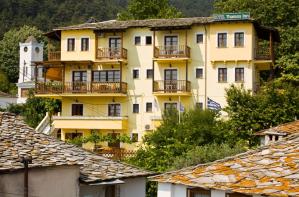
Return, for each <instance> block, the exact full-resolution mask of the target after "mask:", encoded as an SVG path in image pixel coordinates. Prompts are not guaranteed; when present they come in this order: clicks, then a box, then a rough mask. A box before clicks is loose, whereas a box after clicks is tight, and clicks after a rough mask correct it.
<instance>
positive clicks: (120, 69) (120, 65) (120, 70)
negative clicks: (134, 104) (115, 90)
mask: <svg viewBox="0 0 299 197" xmlns="http://www.w3.org/2000/svg"><path fill="white" fill-rule="evenodd" d="M122 64H123V63H122V62H121V61H120V62H119V72H120V80H119V82H120V84H119V85H120V88H119V89H120V92H122V76H123V75H122V72H123V69H122V68H123V67H122Z"/></svg>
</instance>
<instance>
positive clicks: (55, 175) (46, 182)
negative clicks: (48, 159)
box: [0, 166, 79, 197]
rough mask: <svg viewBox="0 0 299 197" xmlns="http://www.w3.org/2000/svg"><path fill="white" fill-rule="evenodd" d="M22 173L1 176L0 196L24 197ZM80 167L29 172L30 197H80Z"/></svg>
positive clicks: (61, 167) (52, 168)
mask: <svg viewBox="0 0 299 197" xmlns="http://www.w3.org/2000/svg"><path fill="white" fill-rule="evenodd" d="M62 175H63V176H62ZM23 177H24V173H23V172H22V171H18V172H11V173H9V174H1V175H0V196H1V197H15V196H23V195H24V193H23V192H24V190H23V184H24V182H23V181H24V178H23ZM78 181H79V166H60V167H49V168H36V169H30V170H29V181H28V183H29V191H28V194H29V196H40V197H61V196H63V197H79V182H78Z"/></svg>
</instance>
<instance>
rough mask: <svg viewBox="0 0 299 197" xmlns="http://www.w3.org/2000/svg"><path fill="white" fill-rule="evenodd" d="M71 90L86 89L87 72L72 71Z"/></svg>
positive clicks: (79, 90) (80, 90)
mask: <svg viewBox="0 0 299 197" xmlns="http://www.w3.org/2000/svg"><path fill="white" fill-rule="evenodd" d="M73 91H74V92H86V91H87V72H86V71H73Z"/></svg>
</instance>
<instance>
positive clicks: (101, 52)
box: [96, 48, 128, 59]
mask: <svg viewBox="0 0 299 197" xmlns="http://www.w3.org/2000/svg"><path fill="white" fill-rule="evenodd" d="M127 57H128V51H127V49H124V48H99V49H97V57H96V58H97V59H103V58H104V59H127Z"/></svg>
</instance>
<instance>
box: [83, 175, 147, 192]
mask: <svg viewBox="0 0 299 197" xmlns="http://www.w3.org/2000/svg"><path fill="white" fill-rule="evenodd" d="M123 181H125V183H124V184H118V185H116V188H115V190H116V191H115V193H116V196H118V197H145V178H144V177H140V178H129V179H125V180H123ZM107 186H108V185H98V186H95V185H80V197H105V188H106V187H107Z"/></svg>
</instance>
